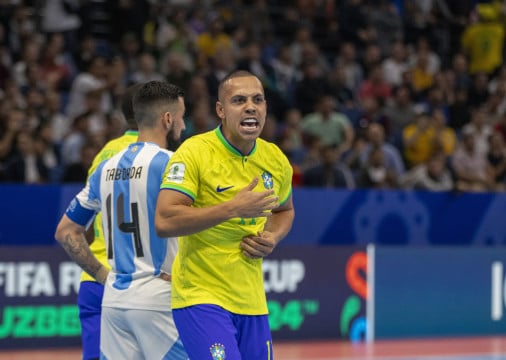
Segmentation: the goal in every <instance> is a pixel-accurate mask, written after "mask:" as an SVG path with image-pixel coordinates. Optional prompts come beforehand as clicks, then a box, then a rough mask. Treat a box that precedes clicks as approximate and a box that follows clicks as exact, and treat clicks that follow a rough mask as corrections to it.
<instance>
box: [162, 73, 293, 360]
mask: <svg viewBox="0 0 506 360" xmlns="http://www.w3.org/2000/svg"><path fill="white" fill-rule="evenodd" d="M218 99H219V100H218V101H217V103H216V112H217V115H218V116H219V117H220V119H221V121H222V123H221V125H220V126H219V127H218V128H217V129H215V130H213V131H210V132H207V133H204V134H201V135H196V136H193V137H191V138H189V139H187V140H185V141H184V142H183V144H182V145H181V146H180V147H179V149H178V150H177V151H176V152H175V154H174V155H173V157H172V158H171V160H170V162H169V164H168V166H167V169H166V175H165V176H164V181H163V183H162V185H161V191H160V194H159V197H158V202H157V210H156V214H155V226H156V229H157V232H158V234H159V235H160V236H179V241H178V242H179V252H178V254H177V255H176V258H175V261H174V265H173V268H172V308H173V315H174V320H175V323H176V327H177V328H178V331H179V334H180V336H181V340H182V342H183V345H184V346H185V348H186V350H187V352H188V355H189V357H190V359H213V360H214V359H225V358H226V359H242V360H247V359H251V360H253V359H254V360H259V359H265V360H270V359H272V358H273V356H272V337H271V332H270V329H269V322H268V311H267V301H266V296H265V291H264V286H263V274H262V258H263V257H265V256H267V255H269V254H270V253H271V252H272V251H273V249H274V247H275V246H276V245H277V244H278V243H279V241H280V240H281V239H282V238H283V237H285V236H286V234H287V233H288V232H289V230H290V228H291V226H292V222H293V218H294V215H295V213H294V208H293V203H292V187H291V181H292V167H291V165H290V163H289V161H288V159H287V158H286V156H285V155H284V154H283V153H282V152H281V150H280V149H279V148H278V147H277V146H276V145H275V144H272V143H269V142H266V141H264V140H263V139H260V138H259V136H260V134H261V132H262V129H263V126H264V124H265V121H266V114H267V104H266V99H265V95H264V90H263V87H262V84H261V82H260V80H259V79H258V78H257V77H256V76H254V75H252V74H251V73H249V72H245V71H237V72H234V73H232V74H230V75H228V76H227V77H225V78H224V79H223V80H222V82H221V83H220V86H219V93H218Z"/></svg>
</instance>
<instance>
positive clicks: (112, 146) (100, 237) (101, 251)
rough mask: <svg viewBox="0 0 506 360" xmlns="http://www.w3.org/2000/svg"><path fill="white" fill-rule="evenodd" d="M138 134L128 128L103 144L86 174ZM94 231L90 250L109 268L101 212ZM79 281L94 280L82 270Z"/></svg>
mask: <svg viewBox="0 0 506 360" xmlns="http://www.w3.org/2000/svg"><path fill="white" fill-rule="evenodd" d="M138 136H139V132H138V131H133V130H128V131H126V132H125V133H124V134H123V135H122V136H120V137H119V138H116V139H113V140H111V141H109V142H108V143H107V144H105V146H104V147H103V148H102V150H100V152H99V153H98V154H97V156H95V158H94V159H93V163H92V164H91V167H90V169H89V170H88V176H90V175H91V174H92V173H93V172H94V171H95V169H96V168H97V166H98V165H99V164H100V163H101V162H102V161H104V160H107V159H109V158H111V157H113V156H114V155H116V154H117V153H119V152H120V151H121V150H124V149H125V148H126V147H127V146H128V145H130V144H131V143H134V142H136V141H137V137H138ZM93 231H94V239H93V242H92V243H91V245H90V250H91V252H92V253H93V255H95V256H96V257H97V259H98V261H100V262H101V263H102V265H104V266H106V267H107V268H108V269H110V266H109V263H108V262H107V255H106V252H105V243H104V234H103V232H102V214H97V216H96V217H95V222H94V224H93ZM81 281H95V279H94V278H93V277H91V276H90V275H88V274H87V273H86V272H84V271H83V272H82V274H81Z"/></svg>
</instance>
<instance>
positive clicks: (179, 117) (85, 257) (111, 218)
mask: <svg viewBox="0 0 506 360" xmlns="http://www.w3.org/2000/svg"><path fill="white" fill-rule="evenodd" d="M133 103H134V109H135V119H136V121H137V124H138V126H139V136H138V141H137V142H135V143H133V144H131V145H129V146H128V147H127V148H126V149H125V150H123V151H121V152H119V153H118V154H116V155H115V156H113V157H111V158H110V159H109V160H106V161H104V162H102V163H101V164H100V165H99V166H98V167H97V169H96V170H95V171H94V172H93V173H92V174H91V176H90V177H89V179H88V182H87V184H86V186H85V188H84V189H83V190H81V191H80V192H79V194H77V195H76V197H75V198H74V199H73V200H72V202H71V203H70V205H69V207H68V209H67V211H66V212H65V214H64V215H63V217H62V219H61V220H60V223H59V224H58V227H57V229H56V234H55V237H56V239H57V240H58V241H59V242H60V243H61V245H62V246H63V247H64V249H65V250H66V251H67V253H68V254H69V255H70V257H71V258H72V259H73V260H74V261H76V262H77V263H78V264H79V265H80V266H81V267H82V268H83V270H84V271H86V272H87V273H88V274H90V275H91V276H93V277H94V278H95V279H96V280H97V281H98V282H100V283H103V284H105V289H104V296H103V301H102V318H101V338H100V352H101V358H102V359H127V358H128V359H187V355H186V352H185V350H184V348H183V346H182V343H181V340H180V339H179V335H178V333H177V330H176V327H175V325H174V321H173V318H172V312H171V310H170V298H171V282H170V281H171V266H172V262H173V260H174V257H175V254H176V252H177V241H176V239H174V238H162V237H159V236H158V235H157V234H156V231H155V228H154V212H155V207H156V202H157V197H158V191H159V188H160V183H161V181H162V178H163V171H164V169H165V167H166V165H167V164H168V162H169V159H170V156H171V155H172V153H171V152H169V151H167V150H165V149H164V148H165V146H166V144H167V140H166V139H167V134H169V133H170V134H171V136H172V137H173V138H175V139H178V138H180V136H181V131H182V130H184V128H185V125H184V120H183V115H184V111H185V106H184V100H183V92H182V90H181V89H180V88H178V87H177V86H174V85H170V84H168V83H165V82H160V81H150V82H148V83H146V84H144V85H142V87H140V89H139V90H138V91H137V93H136V94H135V95H134V99H133ZM98 212H101V213H102V230H103V234H104V239H105V244H106V250H107V258H108V262H109V265H110V266H111V270H110V272H109V270H108V269H107V268H106V267H105V266H104V265H102V264H101V263H100V262H99V261H98V260H97V259H96V257H94V255H93V254H92V252H91V251H90V249H89V247H88V245H87V243H86V239H85V237H84V233H85V231H86V226H87V225H88V224H89V223H90V222H91V221H92V220H93V217H94V216H95V214H96V213H98Z"/></svg>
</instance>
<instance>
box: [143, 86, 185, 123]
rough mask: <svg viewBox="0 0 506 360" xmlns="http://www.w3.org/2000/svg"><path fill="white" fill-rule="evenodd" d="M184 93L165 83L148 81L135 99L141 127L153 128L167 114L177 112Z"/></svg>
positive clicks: (178, 88) (177, 87)
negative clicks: (176, 109)
mask: <svg viewBox="0 0 506 360" xmlns="http://www.w3.org/2000/svg"><path fill="white" fill-rule="evenodd" d="M183 96H184V91H183V90H182V89H181V88H180V87H179V86H177V85H173V84H169V83H168V82H164V81H148V82H147V83H145V84H143V85H142V86H141V87H140V88H139V90H138V91H137V92H135V94H134V97H133V108H134V114H135V121H136V122H137V124H138V125H139V126H141V125H145V126H152V125H154V124H155V123H156V121H157V120H158V119H159V118H160V116H161V115H162V114H163V113H165V112H172V111H175V107H176V106H177V104H178V100H179V98H180V97H183Z"/></svg>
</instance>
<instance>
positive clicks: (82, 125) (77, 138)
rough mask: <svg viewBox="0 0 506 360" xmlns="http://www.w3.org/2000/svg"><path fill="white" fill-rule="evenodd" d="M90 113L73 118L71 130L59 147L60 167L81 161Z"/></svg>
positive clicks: (87, 134)
mask: <svg viewBox="0 0 506 360" xmlns="http://www.w3.org/2000/svg"><path fill="white" fill-rule="evenodd" d="M89 116H90V113H87V112H85V113H82V114H81V115H78V116H76V117H75V118H74V121H73V122H72V128H71V130H70V132H69V134H68V135H67V136H66V137H65V139H64V140H63V143H62V147H61V158H62V161H61V162H62V165H63V166H67V165H70V164H75V163H78V162H79V161H81V149H82V147H83V146H84V144H85V143H86V142H87V141H88V138H89V136H90V134H89V130H88V129H89Z"/></svg>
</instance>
